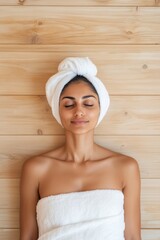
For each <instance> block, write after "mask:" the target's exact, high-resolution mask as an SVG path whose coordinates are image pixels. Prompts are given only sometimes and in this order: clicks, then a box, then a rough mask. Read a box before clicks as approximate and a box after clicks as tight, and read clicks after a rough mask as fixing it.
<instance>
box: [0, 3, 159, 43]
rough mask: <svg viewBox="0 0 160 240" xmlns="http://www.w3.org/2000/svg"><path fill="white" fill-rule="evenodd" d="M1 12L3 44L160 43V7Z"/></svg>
mask: <svg viewBox="0 0 160 240" xmlns="http://www.w3.org/2000/svg"><path fill="white" fill-rule="evenodd" d="M0 12H1V21H0V36H1V38H0V43H1V44H2V43H3V44H76V45H77V44H97V45H98V44H160V42H159V39H160V28H159V22H160V8H157V7H147V8H145V7H140V8H137V7H114V8H113V7H96V8H95V7H85V8H84V7H72V6H70V7H56V6H55V7H52V6H43V7H41V6H28V7H22V8H21V9H20V8H19V6H10V7H7V6H6V7H5V6H0ZM126 19H127V21H126ZM55 23H56V24H55ZM53 26H54V27H53Z"/></svg>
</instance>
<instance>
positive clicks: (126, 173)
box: [20, 82, 141, 240]
mask: <svg viewBox="0 0 160 240" xmlns="http://www.w3.org/2000/svg"><path fill="white" fill-rule="evenodd" d="M98 116H99V101H98V96H97V95H96V93H94V92H93V90H92V89H91V88H90V86H89V85H88V84H87V83H85V82H77V83H72V84H70V85H69V86H68V87H67V88H66V89H65V90H64V92H63V93H62V95H61V97H60V117H61V121H62V124H63V126H64V129H65V139H66V140H65V144H64V145H63V146H61V147H59V148H57V149H55V150H53V151H50V152H47V153H45V154H42V155H40V156H36V157H34V158H31V159H29V160H27V161H26V162H25V163H24V164H23V167H22V172H21V183H20V240H37V238H38V226H37V221H36V205H37V202H38V200H39V199H40V198H43V197H47V196H50V195H56V194H60V193H69V192H77V191H87V190H93V189H117V190H120V191H123V193H124V214H125V216H124V217H125V240H141V234H140V229H141V224H140V222H141V220H140V172H139V167H138V163H137V161H136V160H135V159H133V158H131V157H128V156H126V155H123V154H120V153H116V152H113V151H111V150H109V149H107V148H104V147H102V146H100V145H98V144H96V143H95V142H94V137H93V134H94V129H95V126H96V123H97V121H98Z"/></svg>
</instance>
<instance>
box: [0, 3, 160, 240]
mask: <svg viewBox="0 0 160 240" xmlns="http://www.w3.org/2000/svg"><path fill="white" fill-rule="evenodd" d="M159 6H160V1H158V0H156V1H155V0H137V1H132V0H128V1H127V0H122V1H119V0H106V1H105V0H99V1H98V0H97V1H96V0H79V1H77V0H75V1H74V0H68V1H65V0H26V1H19V2H18V1H17V0H0V192H1V193H0V239H4V240H7V239H8V240H9V239H12V240H16V239H18V236H19V177H20V170H21V166H22V163H23V162H24V161H25V160H26V159H27V158H29V157H31V156H33V155H37V154H40V153H42V152H45V151H48V150H50V149H52V148H54V147H56V146H58V145H59V144H60V143H61V142H63V141H64V138H63V130H62V129H61V127H60V126H59V125H58V124H57V123H56V122H55V120H54V119H53V117H52V115H51V110H50V108H49V106H48V104H47V101H46V98H45V92H44V86H45V83H46V81H47V79H48V78H49V77H50V76H51V75H52V74H54V73H55V72H56V69H57V66H58V63H59V62H60V61H61V60H62V59H63V58H64V57H67V56H88V57H90V58H91V59H92V60H93V61H94V62H95V64H96V65H97V67H98V70H99V73H98V76H99V77H100V78H101V79H103V81H104V83H105V84H106V87H107V89H108V91H109V93H110V96H111V106H110V109H109V112H108V114H107V116H106V117H105V119H104V120H103V122H102V124H101V125H100V126H99V127H98V128H97V129H96V131H95V139H96V141H97V142H98V143H100V144H102V145H104V146H106V147H108V148H111V149H113V150H116V151H119V152H122V153H124V154H127V155H130V156H132V157H134V158H136V159H137V161H138V162H139V166H140V170H141V178H142V197H141V202H142V205H141V209H142V238H143V239H144V240H159V239H160V157H159V156H160V8H159Z"/></svg>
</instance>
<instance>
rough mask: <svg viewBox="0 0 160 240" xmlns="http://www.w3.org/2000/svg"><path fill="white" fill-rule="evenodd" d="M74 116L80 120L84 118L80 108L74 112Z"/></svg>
mask: <svg viewBox="0 0 160 240" xmlns="http://www.w3.org/2000/svg"><path fill="white" fill-rule="evenodd" d="M74 116H75V117H76V118H81V117H83V116H84V111H82V109H81V108H79V107H77V108H76V111H75V113H74Z"/></svg>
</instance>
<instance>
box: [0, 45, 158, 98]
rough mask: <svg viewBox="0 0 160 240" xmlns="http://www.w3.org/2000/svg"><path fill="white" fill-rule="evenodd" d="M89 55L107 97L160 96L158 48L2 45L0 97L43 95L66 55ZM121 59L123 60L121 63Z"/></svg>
mask: <svg viewBox="0 0 160 240" xmlns="http://www.w3.org/2000/svg"><path fill="white" fill-rule="evenodd" d="M77 55H78V56H83V57H84V56H88V57H90V58H91V60H92V61H93V62H94V63H95V64H96V65H97V69H98V74H97V76H98V77H99V78H100V79H102V81H103V82H104V84H105V85H106V87H107V89H108V91H109V93H110V94H114V95H116V94H121V95H122V94H127V95H154V94H156V95H157V94H160V81H159V76H160V67H159V66H160V46H156V45H155V46H149V45H148V46H145V45H144V46H131V45H129V46H126V45H125V46H121V45H117V46H114V45H104V46H98V45H94V46H89V45H85V46H83V45H80V46H75V45H72V46H67V45H65V46H63V45H58V46H55V45H54V46H43V47H42V46H28V45H27V46H23V47H22V46H19V45H18V46H17V45H16V46H14V45H11V46H6V45H5V46H3V45H0V85H1V88H0V94H3V95H9V94H11V95H44V94H45V83H46V81H47V80H48V79H49V77H50V76H52V75H53V74H55V73H56V72H57V67H58V64H59V63H60V62H61V61H62V59H63V58H65V57H69V56H77ZM122 59H123V60H122Z"/></svg>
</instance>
